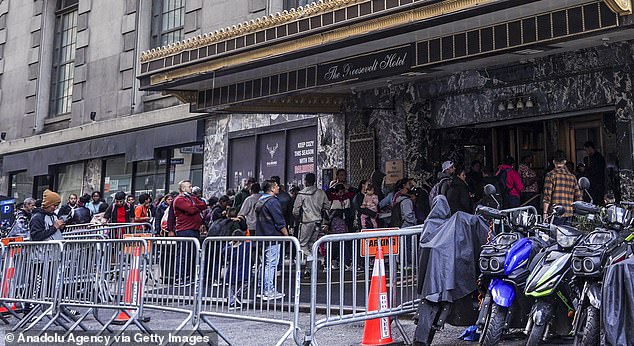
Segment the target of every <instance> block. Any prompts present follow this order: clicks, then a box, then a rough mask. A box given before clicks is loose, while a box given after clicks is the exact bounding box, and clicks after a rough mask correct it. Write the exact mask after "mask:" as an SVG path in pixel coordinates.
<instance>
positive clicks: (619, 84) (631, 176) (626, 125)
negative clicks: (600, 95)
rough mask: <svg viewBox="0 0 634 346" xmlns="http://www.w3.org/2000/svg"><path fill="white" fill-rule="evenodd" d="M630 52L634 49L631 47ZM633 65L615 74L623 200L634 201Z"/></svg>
mask: <svg viewBox="0 0 634 346" xmlns="http://www.w3.org/2000/svg"><path fill="white" fill-rule="evenodd" d="M629 48H630V52H632V51H634V47H632V46H629ZM631 69H632V65H624V66H623V70H622V71H616V72H614V91H615V100H614V102H615V113H616V141H617V142H616V143H617V155H618V159H619V178H620V183H619V185H620V187H621V200H624V201H634V147H633V143H632V142H633V141H634V140H633V139H632V135H633V134H634V131H633V130H632V128H633V127H634V124H633V122H634V90H633V87H632V82H633V80H634V77H633V73H632V71H630V70H631Z"/></svg>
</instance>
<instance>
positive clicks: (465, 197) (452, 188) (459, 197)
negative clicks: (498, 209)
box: [447, 177, 473, 214]
mask: <svg viewBox="0 0 634 346" xmlns="http://www.w3.org/2000/svg"><path fill="white" fill-rule="evenodd" d="M447 201H448V202H449V207H450V208H451V213H452V214H455V213H456V212H457V211H463V212H465V213H468V214H473V201H472V200H471V197H470V196H469V186H468V185H467V183H465V182H464V181H462V180H461V179H460V178H458V177H454V178H453V180H452V181H451V184H450V185H449V190H448V191H447Z"/></svg>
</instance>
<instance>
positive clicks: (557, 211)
mask: <svg viewBox="0 0 634 346" xmlns="http://www.w3.org/2000/svg"><path fill="white" fill-rule="evenodd" d="M553 212H554V213H555V215H557V216H561V215H564V214H565V213H566V208H564V207H563V206H561V205H556V206H555V207H553Z"/></svg>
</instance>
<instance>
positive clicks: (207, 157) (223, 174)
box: [203, 115, 255, 197]
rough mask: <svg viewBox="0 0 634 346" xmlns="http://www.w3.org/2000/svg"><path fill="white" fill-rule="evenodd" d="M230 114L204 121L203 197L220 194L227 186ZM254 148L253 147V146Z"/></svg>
mask: <svg viewBox="0 0 634 346" xmlns="http://www.w3.org/2000/svg"><path fill="white" fill-rule="evenodd" d="M231 117H232V116H231V115H224V116H220V115H217V116H213V117H211V118H210V119H208V120H207V121H206V122H205V152H204V159H203V191H204V195H205V197H210V196H214V195H218V196H219V195H221V194H224V193H225V190H226V187H227V162H228V161H229V157H228V156H227V154H228V152H229V150H228V148H229V123H230V120H231ZM254 150H255V148H254Z"/></svg>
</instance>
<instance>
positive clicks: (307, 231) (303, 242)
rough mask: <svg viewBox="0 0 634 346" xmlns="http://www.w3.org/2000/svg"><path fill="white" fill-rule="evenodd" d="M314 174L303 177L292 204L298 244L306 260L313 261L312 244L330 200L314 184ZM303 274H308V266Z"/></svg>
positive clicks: (328, 208) (323, 222)
mask: <svg viewBox="0 0 634 346" xmlns="http://www.w3.org/2000/svg"><path fill="white" fill-rule="evenodd" d="M316 180H317V179H316V177H315V174H313V173H308V174H306V177H305V178H304V184H305V186H306V187H305V188H304V189H302V190H301V191H299V192H298V193H297V198H296V199H295V204H294V205H293V216H294V217H295V218H296V219H297V220H299V223H300V224H299V235H298V239H299V244H300V246H301V249H302V252H303V253H304V256H305V257H306V262H310V261H313V260H314V258H313V256H312V249H313V244H315V242H316V241H317V237H318V236H319V231H320V230H321V225H323V224H325V221H326V220H324V219H323V215H326V213H327V212H328V210H330V201H329V200H328V196H326V193H325V192H324V191H323V190H321V189H318V188H317V187H316V186H315V182H316ZM309 267H310V266H309V265H307V266H306V270H305V271H304V274H305V275H306V274H309V272H308V268H309Z"/></svg>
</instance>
